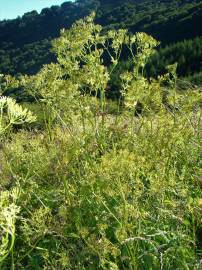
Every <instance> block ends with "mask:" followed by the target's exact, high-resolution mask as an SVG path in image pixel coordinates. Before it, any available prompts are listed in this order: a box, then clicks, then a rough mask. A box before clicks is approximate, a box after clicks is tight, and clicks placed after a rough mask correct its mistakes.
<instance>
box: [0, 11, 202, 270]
mask: <svg viewBox="0 0 202 270" xmlns="http://www.w3.org/2000/svg"><path fill="white" fill-rule="evenodd" d="M158 44H159V42H158V41H157V40H156V39H154V38H153V37H151V36H150V35H148V34H146V33H143V32H137V33H135V34H130V33H129V32H128V31H127V30H124V29H120V30H109V31H104V32H103V31H102V27H101V26H100V25H97V24H95V23H94V14H92V15H90V16H88V17H87V18H85V19H83V20H79V21H77V22H76V23H75V24H73V26H72V27H71V28H70V29H69V30H61V35H60V37H58V38H57V39H55V40H54V41H53V43H52V46H53V48H52V50H53V51H54V53H55V55H56V58H57V61H56V63H51V64H48V65H44V66H43V68H42V69H41V70H40V71H39V72H38V73H37V74H36V75H33V76H28V75H26V76H18V77H16V78H14V77H11V76H8V75H2V76H1V77H0V80H1V81H0V91H1V98H0V140H1V141H0V143H1V145H0V160H1V163H0V179H1V181H0V269H2V270H8V269H12V270H18V269H26V270H33V269H36V270H38V269H44V270H49V269H53V270H62V269H64V270H65V269H67V270H76V269H78V270H147V269H148V270H159V269H164V270H172V269H180V270H188V269H190V270H193V269H195V270H200V269H201V266H202V265H201V247H202V244H201V235H202V208H201V207H202V190H201V188H202V181H201V167H200V166H201V159H200V155H201V147H200V137H201V134H200V124H201V123H200V119H201V100H200V97H201V93H200V91H199V90H198V89H195V90H194V91H193V90H189V89H186V91H179V90H178V88H177V75H176V69H177V65H176V64H173V65H169V66H167V68H166V72H165V73H164V74H162V75H161V76H158V77H157V78H155V79H154V78H153V79H151V78H148V77H146V76H145V72H144V71H145V66H146V63H147V62H148V60H149V59H150V57H151V56H152V55H154V54H155V48H156V47H157V46H158ZM123 48H124V50H127V55H128V58H129V59H130V60H131V63H132V67H131V66H130V67H129V68H127V65H126V66H125V69H124V70H123V71H122V72H120V73H117V69H118V68H119V62H120V59H121V53H122V50H123ZM106 55H107V56H108V58H109V61H110V65H109V66H105V65H104V60H103V58H104V57H106ZM114 74H119V75H117V76H119V82H120V91H119V96H118V98H117V99H116V100H114V101H112V100H109V99H108V98H107V96H108V93H107V92H108V91H109V81H110V80H111V79H112V77H113V76H114ZM19 87H20V88H22V89H23V91H25V92H26V93H28V94H29V95H30V96H32V98H33V100H34V102H33V103H30V104H29V103H25V104H20V105H19V104H17V103H16V102H15V101H14V99H12V98H10V97H9V98H7V97H5V94H6V93H7V92H8V91H9V90H10V89H14V88H19Z"/></svg>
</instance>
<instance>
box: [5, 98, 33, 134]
mask: <svg viewBox="0 0 202 270" xmlns="http://www.w3.org/2000/svg"><path fill="white" fill-rule="evenodd" d="M34 121H36V117H35V116H34V115H33V114H32V112H30V111H29V110H28V109H24V108H23V107H22V106H20V105H19V104H17V103H16V101H15V100H14V99H12V98H10V97H4V96H2V97H0V135H2V134H3V133H4V132H5V131H6V130H7V129H8V128H10V127H11V126H12V125H14V124H15V125H21V124H24V123H32V122H34Z"/></svg>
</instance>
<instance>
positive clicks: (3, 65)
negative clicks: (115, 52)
mask: <svg viewBox="0 0 202 270" xmlns="http://www.w3.org/2000/svg"><path fill="white" fill-rule="evenodd" d="M92 10H96V11H97V18H96V22H97V23H99V24H101V25H103V26H105V27H106V28H108V29H109V28H120V27H121V28H127V29H129V30H130V31H132V32H136V31H144V32H146V33H149V34H151V35H153V36H154V37H155V38H157V39H159V40H160V41H161V42H162V44H164V45H166V44H169V43H171V42H176V41H181V40H184V39H193V38H195V37H197V36H201V35H202V29H201V27H200V25H201V22H202V1H201V0H194V1H193V0H178V1H177V0H170V1H167V0H159V1H156V0H142V1H139V0H125V1H117V0H108V1H106V0H77V1H76V2H75V3H72V2H65V3H63V4H62V5H61V6H52V7H51V8H44V9H43V10H42V11H41V13H40V14H38V13H37V12H36V11H32V12H29V13H26V14H24V15H23V16H22V17H18V18H16V19H14V20H4V21H1V22H0V73H10V74H17V73H27V74H33V73H36V72H37V71H38V70H39V69H40V68H41V66H42V65H43V64H44V63H49V62H50V61H52V60H54V58H53V55H52V54H51V52H49V50H50V40H51V39H53V38H55V37H57V36H58V35H59V30H60V29H61V28H69V27H70V26H71V25H72V23H73V22H74V21H75V20H77V19H79V18H83V17H84V16H86V15H87V14H89V13H90V12H91V11H92ZM33 33H34V34H33Z"/></svg>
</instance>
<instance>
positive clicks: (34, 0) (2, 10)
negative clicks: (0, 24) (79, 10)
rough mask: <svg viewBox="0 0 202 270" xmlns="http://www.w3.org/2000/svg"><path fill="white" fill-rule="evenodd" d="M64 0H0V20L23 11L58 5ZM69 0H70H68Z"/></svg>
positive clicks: (20, 14) (12, 16)
mask: <svg viewBox="0 0 202 270" xmlns="http://www.w3.org/2000/svg"><path fill="white" fill-rule="evenodd" d="M65 1H66V0H0V20H3V19H14V18H16V17H17V16H22V15H23V14H24V13H25V12H28V11H32V10H37V11H38V12H40V11H41V9H42V8H45V7H50V6H53V5H60V4H62V3H64V2H65ZM68 1H71V0H68Z"/></svg>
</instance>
